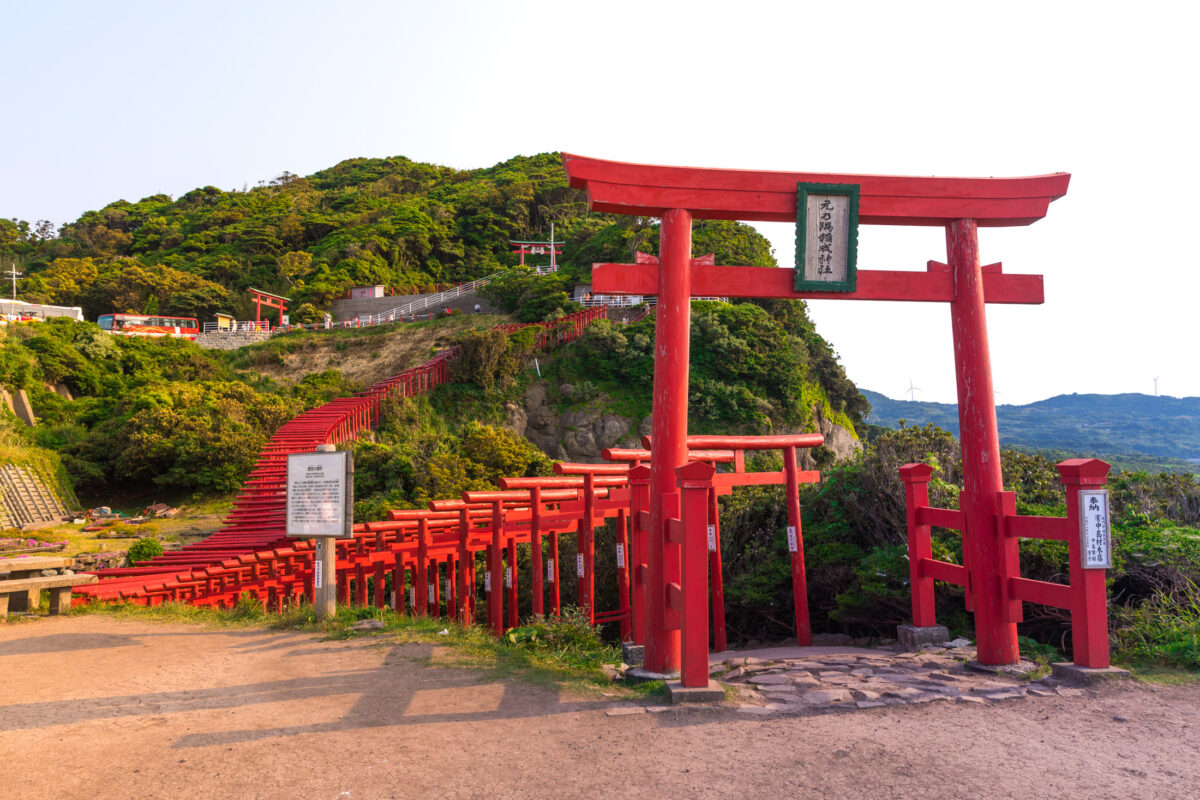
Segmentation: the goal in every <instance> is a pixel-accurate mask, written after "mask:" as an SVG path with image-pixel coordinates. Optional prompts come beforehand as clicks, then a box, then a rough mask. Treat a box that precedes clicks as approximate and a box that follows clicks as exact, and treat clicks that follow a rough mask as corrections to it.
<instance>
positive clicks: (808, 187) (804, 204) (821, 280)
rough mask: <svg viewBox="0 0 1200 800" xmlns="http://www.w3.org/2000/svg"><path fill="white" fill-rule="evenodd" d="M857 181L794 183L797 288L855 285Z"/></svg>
mask: <svg viewBox="0 0 1200 800" xmlns="http://www.w3.org/2000/svg"><path fill="white" fill-rule="evenodd" d="M857 262H858V185H857V184H853V183H798V184H796V291H813V290H816V291H824V292H853V291H854V290H855V289H856V288H857V286H858V273H857Z"/></svg>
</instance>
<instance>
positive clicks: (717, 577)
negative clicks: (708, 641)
mask: <svg viewBox="0 0 1200 800" xmlns="http://www.w3.org/2000/svg"><path fill="white" fill-rule="evenodd" d="M708 527H709V531H710V532H709V533H708V534H707V536H708V581H709V584H710V585H711V587H712V588H711V591H710V593H711V595H712V629H713V649H714V650H716V651H717V652H723V651H725V650H727V649H729V642H728V639H727V637H726V634H725V581H724V578H723V576H722V575H721V508H720V505H719V504H718V503H717V490H716V488H715V487H714V488H712V489H709V491H708Z"/></svg>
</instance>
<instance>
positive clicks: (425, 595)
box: [413, 517, 429, 617]
mask: <svg viewBox="0 0 1200 800" xmlns="http://www.w3.org/2000/svg"><path fill="white" fill-rule="evenodd" d="M413 609H414V610H415V611H416V614H417V616H418V617H424V616H426V615H428V613H429V519H428V518H426V517H421V518H420V519H419V520H417V563H416V569H414V570H413Z"/></svg>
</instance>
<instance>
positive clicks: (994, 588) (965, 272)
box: [946, 219, 1020, 666]
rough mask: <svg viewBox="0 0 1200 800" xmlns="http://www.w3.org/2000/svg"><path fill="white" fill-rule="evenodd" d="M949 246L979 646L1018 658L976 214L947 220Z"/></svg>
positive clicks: (999, 658)
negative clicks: (1000, 517) (1006, 575)
mask: <svg viewBox="0 0 1200 800" xmlns="http://www.w3.org/2000/svg"><path fill="white" fill-rule="evenodd" d="M946 253H947V256H948V259H947V260H948V261H949V264H950V271H951V273H952V274H953V275H954V286H955V295H954V301H953V302H952V303H951V304H950V322H951V326H952V329H953V333H954V366H955V374H956V376H957V378H958V424H959V436H960V439H961V442H962V459H963V493H962V502H961V505H962V508H961V511H962V513H963V525H964V528H965V530H964V532H963V539H964V549H965V550H967V551H969V553H970V555H969V556H968V557H967V559H966V560H967V565H968V569H969V571H970V575H971V588H972V594H973V596H974V600H975V638H976V647H977V649H978V653H979V663H980V664H984V665H989V666H994V665H1000V664H1015V663H1016V662H1017V660H1018V659H1019V657H1020V656H1019V653H1018V650H1017V626H1016V623H1012V622H1007V621H1006V616H1007V615H1006V613H1005V598H1006V596H1007V594H1006V592H1005V590H1004V586H1003V585H1002V575H1001V570H1000V568H999V567H1000V560H1001V558H1002V557H1003V543H1002V541H1001V538H1002V537H1001V534H1000V532H999V531H997V529H996V516H997V507H996V504H997V498H998V496H999V493H1000V492H1002V491H1004V483H1003V480H1002V478H1001V473H1000V434H999V432H998V431H997V429H996V407H995V401H994V397H993V393H992V364H991V358H990V356H989V355H988V334H987V314H986V311H985V309H984V297H983V272H982V270H981V269H980V266H979V236H978V229H977V226H976V223H975V220H973V219H960V220H956V221H954V222H952V223H950V224H949V225H947V226H946Z"/></svg>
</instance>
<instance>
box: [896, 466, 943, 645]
mask: <svg viewBox="0 0 1200 800" xmlns="http://www.w3.org/2000/svg"><path fill="white" fill-rule="evenodd" d="M932 476H933V467H931V466H929V465H928V464H905V465H904V466H903V467H901V468H900V480H902V481H904V515H905V518H906V521H907V525H906V527H907V529H908V585H909V586H910V587H911V589H912V617H913V623H912V624H913V627H914V628H929V627H932V626H934V625H937V613H936V606H935V605H934V600H933V578H926V577H923V576H922V575H921V559H923V558H933V543H932V541H931V540H930V534H929V526H928V525H921V524H919V523H918V522H917V509H918V508H924V507H926V506H928V505H929V480H930V478H931V477H932ZM937 641H945V639H938V640H937Z"/></svg>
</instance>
